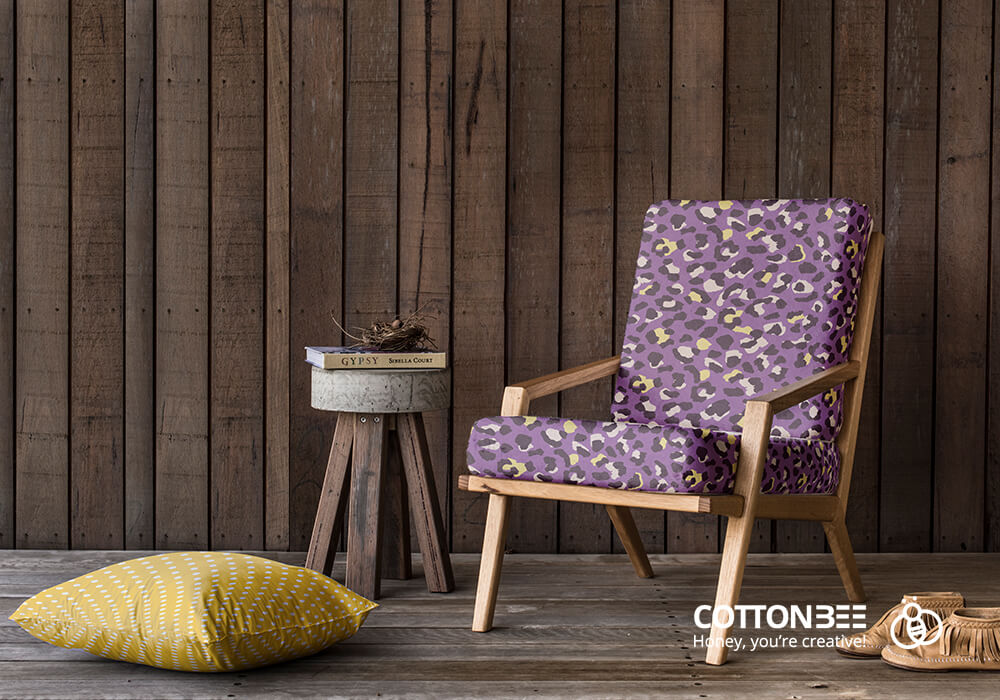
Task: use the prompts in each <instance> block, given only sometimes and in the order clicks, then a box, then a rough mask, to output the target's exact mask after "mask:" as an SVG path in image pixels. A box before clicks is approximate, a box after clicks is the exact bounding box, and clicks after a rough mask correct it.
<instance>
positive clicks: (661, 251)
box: [469, 198, 871, 493]
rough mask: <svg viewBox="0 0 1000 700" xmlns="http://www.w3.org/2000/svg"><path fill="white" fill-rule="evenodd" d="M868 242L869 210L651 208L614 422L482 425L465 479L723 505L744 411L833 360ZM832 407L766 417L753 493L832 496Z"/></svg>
mask: <svg viewBox="0 0 1000 700" xmlns="http://www.w3.org/2000/svg"><path fill="white" fill-rule="evenodd" d="M870 232H871V218H870V216H869V214H868V210H867V209H866V208H865V207H864V205H861V204H858V203H856V202H854V201H852V200H850V199H843V198H841V199H825V200H778V199H774V200H756V201H720V202H702V201H693V200H678V201H665V202H660V203H658V204H654V205H653V206H651V207H650V208H649V210H648V211H647V212H646V219H645V224H644V227H643V234H642V239H641V243H640V247H639V258H638V262H637V266H636V276H635V283H634V286H633V292H632V304H631V308H630V309H629V316H628V320H627V324H626V330H625V338H624V343H623V347H622V357H621V367H620V369H619V372H618V376H617V380H616V385H615V392H614V397H613V402H612V407H611V408H612V415H613V421H612V422H607V423H605V422H598V421H570V422H569V424H570V425H572V426H573V428H574V430H572V431H568V430H567V429H566V428H565V425H566V421H564V420H562V419H554V418H536V419H524V418H490V419H487V420H485V421H480V422H479V423H477V424H476V426H475V427H474V428H473V431H472V435H471V439H470V443H469V469H470V470H471V471H472V472H474V473H477V474H481V475H489V476H498V477H508V478H518V479H536V480H541V481H556V482H563V483H575V484H585V485H593V486H611V487H617V488H634V489H641V490H650V491H674V492H703V493H726V492H728V491H731V490H732V473H733V469H734V466H735V464H736V460H737V455H738V447H739V439H738V437H737V436H738V434H739V433H740V432H741V431H742V420H743V410H744V407H745V403H746V400H747V399H748V398H750V397H752V396H754V395H757V394H760V393H764V392H768V391H771V390H773V389H777V388H779V387H782V386H785V385H787V384H790V383H792V382H795V381H797V380H799V379H804V378H805V377H808V376H811V375H813V374H815V373H817V372H820V371H822V370H824V369H827V368H829V367H833V366H835V365H837V364H840V363H842V362H844V361H846V360H847V358H848V353H849V350H850V345H851V339H852V337H853V332H854V317H855V313H856V310H857V297H858V287H859V285H860V280H861V269H862V265H863V262H864V256H865V252H866V250H867V246H868V239H869V235H870ZM842 394H843V389H842V387H836V388H834V389H832V390H830V391H828V392H825V393H824V394H823V395H821V396H819V397H815V398H811V399H808V400H806V401H803V402H802V403H801V404H799V405H798V406H795V407H792V408H790V409H788V410H787V411H783V412H782V413H780V414H778V415H776V416H775V418H774V424H773V429H772V447H771V452H770V456H769V459H768V467H767V473H766V475H765V479H764V483H763V488H764V490H765V491H766V492H767V493H829V492H830V491H832V490H833V489H834V488H835V487H836V484H837V479H838V477H839V469H840V465H839V455H838V452H837V449H836V447H835V445H834V443H833V440H834V439H835V438H836V437H837V434H838V432H839V431H840V425H841V420H842ZM550 421H554V422H550ZM560 425H562V426H563V427H562V428H560V427H559V426H560ZM539 426H545V427H544V428H540V427H539ZM539 430H541V432H539ZM579 431H582V433H580V434H578V432H579ZM588 434H589V435H591V436H592V437H590V438H588V437H587V436H588ZM610 438H614V441H613V446H612V447H608V446H607V445H608V442H609V439H610ZM557 439H558V440H561V441H562V443H561V445H560V446H556V445H553V444H552V442H553V441H555V440H557ZM588 439H589V440H590V443H589V445H586V444H585V443H586V442H587V440H588ZM597 443H600V445H597ZM605 450H611V452H607V451H605ZM619 451H620V452H619ZM723 453H724V454H723ZM560 460H562V461H560ZM595 460H596V461H595ZM630 465H631V466H630ZM629 469H631V471H629Z"/></svg>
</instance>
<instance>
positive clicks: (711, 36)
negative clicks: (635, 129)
mask: <svg viewBox="0 0 1000 700" xmlns="http://www.w3.org/2000/svg"><path fill="white" fill-rule="evenodd" d="M673 13H674V14H673V32H674V36H673V51H674V55H673V66H672V76H673V84H672V89H671V112H670V124H671V132H670V139H671V147H670V196H671V198H674V199H718V198H719V197H720V195H721V194H722V184H723V183H722V181H723V139H724V129H723V117H724V113H723V102H724V96H725V90H724V72H725V61H724V46H725V21H726V17H725V8H724V3H723V2H721V0H711V1H710V2H703V1H701V0H681V1H679V2H675V3H674V4H673ZM706 125H712V126H710V127H709V128H706ZM718 546H719V521H718V518H714V517H696V518H692V517H691V516H688V515H686V514H683V513H668V514H667V551H668V552H714V551H717V549H718Z"/></svg>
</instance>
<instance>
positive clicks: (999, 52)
mask: <svg viewBox="0 0 1000 700" xmlns="http://www.w3.org/2000/svg"><path fill="white" fill-rule="evenodd" d="M998 24H1000V6H997V5H996V3H994V13H993V34H994V37H993V115H992V117H993V125H992V127H993V132H992V135H993V138H992V142H991V151H992V153H991V156H992V158H991V163H990V168H991V169H990V182H991V183H992V185H993V188H992V192H991V193H990V194H991V198H992V200H991V201H993V202H997V201H1000V147H998V144H1000V86H998V85H997V81H996V74H997V70H998V69H1000V42H998V41H997V40H996V28H997V26H998ZM0 179H2V177H0ZM990 213H991V218H990V270H989V275H990V298H989V309H990V319H989V321H990V336H989V338H988V341H989V344H990V354H989V360H988V365H987V366H988V367H989V376H988V378H987V380H988V381H989V386H988V391H989V398H988V399H987V400H988V404H987V408H988V411H989V412H988V414H987V416H986V420H987V426H986V427H987V430H988V431H989V433H988V434H989V435H1000V402H998V401H997V399H996V397H997V396H1000V250H998V249H997V246H998V245H1000V207H997V206H995V205H993V206H991V208H990ZM985 495H986V505H985V513H984V517H985V518H986V523H985V525H986V539H985V541H984V543H983V544H984V549H985V550H986V551H987V552H1000V444H997V441H996V440H988V441H987V445H986V491H985Z"/></svg>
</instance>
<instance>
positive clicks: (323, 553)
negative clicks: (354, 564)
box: [305, 413, 357, 575]
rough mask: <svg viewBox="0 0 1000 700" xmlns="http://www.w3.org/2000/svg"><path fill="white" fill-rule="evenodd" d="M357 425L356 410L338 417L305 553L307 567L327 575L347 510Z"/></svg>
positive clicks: (331, 565) (331, 566)
mask: <svg viewBox="0 0 1000 700" xmlns="http://www.w3.org/2000/svg"><path fill="white" fill-rule="evenodd" d="M356 424H357V416H356V415H355V414H353V413H345V414H343V415H342V417H340V418H339V419H338V420H337V427H336V429H335V430H334V433H333V442H332V443H331V444H330V458H329V459H328V460H327V462H326V474H325V475H324V476H323V490H322V492H321V493H320V498H319V506H318V507H317V509H316V516H315V519H314V520H313V530H312V537H311V538H310V540H309V549H308V550H307V553H306V563H305V566H306V568H309V569H313V570H314V571H319V572H320V573H323V574H326V575H330V572H331V571H332V569H333V561H334V556H335V555H336V553H337V543H338V542H339V541H340V531H341V527H342V525H343V520H344V513H345V512H346V510H347V491H348V485H349V482H350V459H351V447H352V445H353V443H354V428H355V425H356Z"/></svg>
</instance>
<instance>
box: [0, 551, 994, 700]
mask: <svg viewBox="0 0 1000 700" xmlns="http://www.w3.org/2000/svg"><path fill="white" fill-rule="evenodd" d="M141 554H142V553H141V552H127V553H123V552H32V551H14V552H11V551H8V552H4V553H2V554H0V612H2V613H3V615H2V618H0V697H3V698H27V697H31V698H68V697H82V698H119V697H121V698H135V697H156V698H203V697H219V698H247V697H269V698H280V697H375V696H376V695H381V697H383V698H386V697H395V696H406V697H410V698H435V699H437V698H452V697H463V698H464V697H531V698H543V697H557V698H608V697H612V698H613V697H626V696H627V697H636V698H641V697H662V696H677V697H689V698H762V697H780V698H816V697H838V698H854V697H858V698H876V697H877V698H895V697H898V698H921V697H926V698H939V697H943V696H945V695H952V696H956V697H963V698H974V697H996V695H997V692H998V690H997V689H998V687H1000V685H998V681H1000V676H997V675H992V674H988V673H980V674H977V673H951V674H916V673H909V672H906V671H901V670H898V669H894V668H890V667H888V666H885V665H884V664H882V663H881V662H880V661H853V660H849V659H846V658H842V657H840V656H839V655H837V654H836V653H834V652H833V651H831V650H826V649H766V650H757V651H743V652H740V653H734V654H732V655H731V657H730V658H731V661H730V663H729V664H727V665H725V666H723V667H710V666H706V665H705V664H704V663H702V661H701V659H702V658H703V656H704V651H703V650H696V649H694V648H693V647H692V642H693V637H694V635H695V633H700V630H697V629H696V628H695V626H694V624H693V612H694V609H695V607H696V606H697V605H700V604H703V603H708V602H711V600H712V591H713V589H714V585H715V575H716V571H717V567H718V557H716V556H713V555H660V556H655V557H652V560H653V567H654V569H655V570H656V572H657V577H656V578H654V579H648V580H641V579H638V578H636V577H635V576H634V575H633V574H632V570H631V567H630V566H629V564H628V562H627V560H626V559H625V558H624V556H611V555H553V556H548V555H547V556H540V555H538V556H535V555H509V556H508V557H507V562H506V565H505V568H504V576H503V581H502V584H501V588H500V602H499V605H498V609H497V617H496V623H497V628H496V629H494V630H493V631H492V632H490V633H488V634H477V633H474V632H471V631H470V630H469V629H468V626H469V624H470V622H471V616H472V597H473V590H474V585H475V577H476V570H477V568H478V556H472V555H456V556H455V557H454V565H455V576H456V583H457V590H456V591H455V592H453V593H450V594H447V595H441V594H428V593H427V592H426V590H425V589H424V585H423V580H422V578H414V579H412V580H409V581H386V582H384V583H383V596H382V599H381V601H380V602H381V607H379V608H378V609H377V610H375V611H374V612H373V613H372V614H371V615H370V616H369V618H368V622H367V624H366V625H365V626H364V627H363V628H362V629H361V630H360V631H359V632H358V634H357V635H356V636H355V637H354V638H353V639H351V640H349V641H347V642H344V643H342V644H339V645H337V646H335V647H333V648H332V649H330V650H328V651H326V652H324V653H321V654H318V655H316V656H313V657H311V658H308V659H302V660H299V661H295V662H291V663H287V664H283V665H279V666H274V667H270V668H266V669H261V670H257V671H250V672H243V673H231V674H216V675H209V674H187V673H178V672H171V671H161V670H159V669H154V668H148V667H144V666H137V665H131V664H125V663H118V662H114V661H105V660H102V659H98V658H96V657H93V656H90V655H89V654H86V653H84V652H77V651H68V650H63V649H58V648H56V647H52V646H49V645H47V644H44V643H42V642H39V641H37V640H35V639H34V638H32V637H31V636H29V635H28V634H27V633H26V632H23V631H22V630H21V629H20V628H18V627H16V626H15V625H14V624H13V623H12V622H10V621H9V620H7V617H8V616H9V615H10V613H11V612H12V611H13V610H14V608H15V607H17V605H18V604H20V603H21V601H23V600H24V599H25V598H27V597H28V596H30V595H32V594H34V593H36V592H38V591H39V590H42V589H43V588H45V587H47V586H51V585H54V584H56V583H58V582H61V581H63V580H66V579H68V578H71V577H73V576H77V575H80V574H83V573H85V572H87V571H91V570H93V569H95V568H98V567H100V566H104V565H106V564H109V563H112V562H115V561H120V560H122V559H126V558H129V557H134V556H139V555H141ZM276 556H278V558H280V559H281V560H283V561H288V562H291V563H300V562H301V561H302V559H303V557H302V555H301V554H282V555H276ZM858 559H859V563H860V566H861V569H862V574H863V577H864V581H865V584H866V586H867V587H868V591H869V596H870V604H869V613H868V616H869V620H874V619H875V618H876V617H877V616H878V615H879V614H880V613H881V612H882V610H883V609H884V608H886V607H887V606H889V605H891V604H892V603H893V602H895V600H896V599H898V598H899V596H900V595H901V594H902V593H903V592H906V591H919V590H958V591H962V592H964V593H965V594H966V596H967V598H968V601H969V603H970V604H971V605H997V604H998V603H1000V586H998V585H997V582H998V581H1000V555H983V554H964V555H961V554H958V555H953V554H935V555H891V554H875V555H860V556H859V557H858ZM342 567H343V563H342V561H341V562H340V563H339V565H338V567H337V569H336V570H335V572H334V573H335V576H337V577H338V578H341V577H342V574H343V568H342ZM414 569H415V572H416V573H417V574H419V572H420V566H419V562H417V564H416V565H415V567H414ZM741 602H745V603H758V604H775V603H789V604H791V603H798V604H806V603H843V602H846V600H845V598H844V594H843V590H842V589H841V587H840V581H839V579H838V577H837V574H836V572H835V570H834V567H833V562H832V560H831V559H830V556H829V555H821V554H757V555H754V554H752V555H750V563H749V565H748V568H747V576H746V582H745V585H744V597H743V599H742V601H741ZM753 634H757V633H756V632H752V633H744V634H742V635H741V636H743V637H749V636H751V635H753ZM806 634H808V633H802V632H798V633H786V636H796V637H799V638H800V640H801V638H803V637H804V636H805V635H806ZM768 635H769V636H770V637H772V638H775V637H777V633H768Z"/></svg>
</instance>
